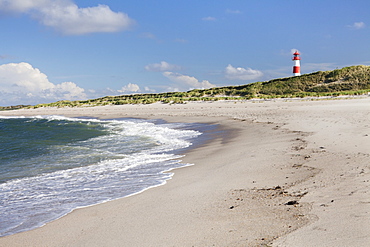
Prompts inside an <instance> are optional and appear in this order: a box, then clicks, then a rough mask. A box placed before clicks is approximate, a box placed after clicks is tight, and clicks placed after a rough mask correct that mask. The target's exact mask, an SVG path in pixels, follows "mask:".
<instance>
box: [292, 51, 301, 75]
mask: <svg viewBox="0 0 370 247" xmlns="http://www.w3.org/2000/svg"><path fill="white" fill-rule="evenodd" d="M293 55H294V57H293V61H294V66H293V75H294V76H300V75H301V58H300V57H299V55H301V54H300V53H299V52H298V51H296V52H294V53H293Z"/></svg>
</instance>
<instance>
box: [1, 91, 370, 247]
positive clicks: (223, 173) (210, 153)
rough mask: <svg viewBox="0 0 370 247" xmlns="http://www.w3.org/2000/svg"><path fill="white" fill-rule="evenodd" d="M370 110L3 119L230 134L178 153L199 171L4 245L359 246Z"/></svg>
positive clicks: (129, 112)
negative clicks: (165, 126) (205, 128)
mask: <svg viewBox="0 0 370 247" xmlns="http://www.w3.org/2000/svg"><path fill="white" fill-rule="evenodd" d="M369 106H370V98H364V99H353V100H341V101H338V100H336V101H294V102H281V101H279V102H272V101H271V102H263V103H252V102H236V103H234V102H213V103H209V102H203V103H199V102H197V103H188V104H185V105H162V104H152V105H148V106H146V105H142V106H134V105H129V106H106V107H94V108H61V109H52V108H48V109H35V110H18V111H12V112H8V113H6V114H7V115H8V114H13V115H24V114H31V115H51V114H53V115H64V116H71V117H77V116H84V115H88V116H94V117H99V118H109V117H112V116H114V117H115V118H119V117H137V118H147V119H153V118H157V119H164V120H166V121H169V122H191V123H193V122H198V123H217V124H219V126H220V128H221V129H222V128H224V129H225V131H227V132H228V133H226V134H225V133H223V134H219V135H218V136H216V137H215V138H213V139H212V140H210V142H208V143H206V144H205V145H200V146H198V147H197V148H195V149H190V150H186V152H185V154H186V156H185V157H184V158H183V162H185V163H192V164H195V165H193V166H187V167H184V168H178V169H175V170H173V172H174V176H173V177H172V179H170V180H167V184H165V185H164V186H159V187H155V188H152V189H150V190H146V191H145V192H143V193H140V194H137V195H134V196H130V197H126V198H123V199H118V200H115V201H111V202H107V203H104V204H99V205H95V206H91V207H88V208H83V209H78V210H75V211H73V212H72V213H70V214H69V215H67V216H65V217H63V218H61V219H58V220H56V221H54V222H51V223H49V224H47V225H46V226H44V227H41V228H38V229H36V230H32V231H28V232H24V233H20V234H15V235H11V236H6V237H3V238H0V245H1V246H22V244H23V245H24V244H25V243H27V245H28V246H122V245H123V246H144V245H152V246H191V245H194V246H209V245H212V244H215V245H216V246H257V245H261V244H268V245H273V246H341V245H342V246H343V245H344V246H345V245H348V244H349V245H350V244H355V245H356V246H366V244H367V243H368V242H369V240H370V237H369V236H370V235H369V234H368V233H369V231H370V230H368V229H367V227H366V226H367V225H368V223H369V222H370V221H369V219H370V218H369V215H368V214H367V212H368V209H369V205H370V201H369V200H368V199H366V198H368V195H366V193H367V191H368V189H369V187H370V183H369V182H368V181H369V179H370V176H369V175H370V171H369V170H370V168H369V165H368V164H367V163H366V162H367V161H368V159H369V150H368V148H367V147H369V146H370V140H369V139H370V137H369V136H370V133H368V132H370V130H369V125H368V122H369V120H370V119H369V118H370V109H369V108H370V107H369ZM3 113H4V112H0V115H5V114H3ZM154 113H155V114H154ZM359 144H361V145H359ZM366 181H367V182H366ZM347 190H348V193H347ZM349 194H350V195H349ZM366 196H367V197H366ZM289 202H290V204H289ZM349 205H350V209H349V208H348V207H349ZM346 210H347V211H346ZM349 210H350V211H349ZM348 224H349V225H351V228H348Z"/></svg>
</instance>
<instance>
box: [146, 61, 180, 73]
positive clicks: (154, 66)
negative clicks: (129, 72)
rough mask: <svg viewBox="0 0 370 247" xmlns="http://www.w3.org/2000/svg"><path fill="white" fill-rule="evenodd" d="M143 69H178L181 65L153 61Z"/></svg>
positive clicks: (157, 70)
mask: <svg viewBox="0 0 370 247" xmlns="http://www.w3.org/2000/svg"><path fill="white" fill-rule="evenodd" d="M145 69H146V70H148V71H156V72H160V71H171V70H180V69H181V67H180V66H178V65H175V64H169V63H167V62H165V61H162V62H160V63H153V64H149V65H147V66H145Z"/></svg>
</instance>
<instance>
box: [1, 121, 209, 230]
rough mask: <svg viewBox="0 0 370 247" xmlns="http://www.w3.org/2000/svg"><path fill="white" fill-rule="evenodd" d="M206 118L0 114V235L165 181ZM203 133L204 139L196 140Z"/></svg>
mask: <svg viewBox="0 0 370 247" xmlns="http://www.w3.org/2000/svg"><path fill="white" fill-rule="evenodd" d="M209 128H212V127H209V126H205V125H203V124H188V123H167V122H165V121H162V120H140V119H108V120H100V119H94V118H88V117H83V118H67V117H63V116H35V117H1V116H0V236H6V235H11V234H14V233H18V232H22V231H27V230H31V229H34V228H37V227H40V226H43V225H45V224H46V223H47V222H50V221H53V220H55V219H58V218H60V217H62V216H64V215H66V214H68V213H70V212H71V211H73V210H74V209H77V208H83V207H87V206H91V205H95V204H99V203H104V202H107V201H111V200H114V199H118V198H123V197H127V196H130V195H134V194H137V193H140V192H142V191H145V190H147V189H149V188H152V187H156V186H160V185H163V184H165V183H166V181H167V180H168V179H170V178H171V177H172V175H173V173H172V172H170V171H171V170H172V169H175V168H179V167H184V166H189V165H191V164H187V163H183V162H182V161H181V158H182V157H183V153H184V151H185V150H186V149H188V148H190V147H191V146H192V145H193V146H194V145H199V144H200V143H201V142H202V141H205V140H206V138H200V136H201V135H202V134H204V132H207V129H209ZM200 139H201V140H202V141H200Z"/></svg>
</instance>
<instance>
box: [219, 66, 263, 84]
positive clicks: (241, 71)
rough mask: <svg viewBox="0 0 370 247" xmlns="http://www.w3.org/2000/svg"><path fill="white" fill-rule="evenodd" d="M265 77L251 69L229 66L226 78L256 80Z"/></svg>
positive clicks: (226, 70)
mask: <svg viewBox="0 0 370 247" xmlns="http://www.w3.org/2000/svg"><path fill="white" fill-rule="evenodd" d="M261 76H263V73H262V72H261V71H259V70H253V69H251V68H246V69H245V68H241V67H239V68H235V67H233V66H232V65H231V64H229V65H228V66H227V67H226V69H225V77H226V78H227V79H230V80H243V81H244V80H254V79H257V78H259V77H261Z"/></svg>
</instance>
